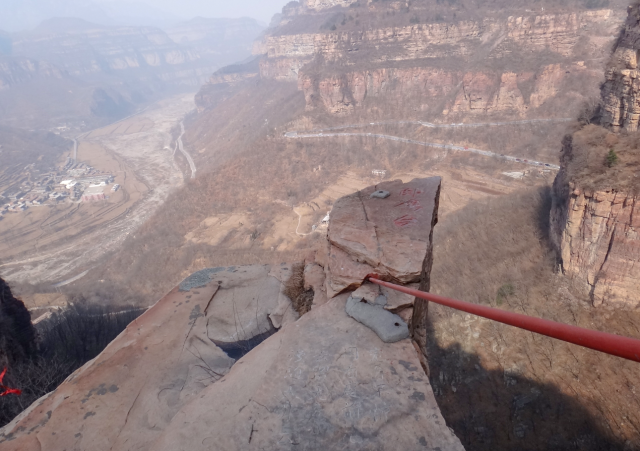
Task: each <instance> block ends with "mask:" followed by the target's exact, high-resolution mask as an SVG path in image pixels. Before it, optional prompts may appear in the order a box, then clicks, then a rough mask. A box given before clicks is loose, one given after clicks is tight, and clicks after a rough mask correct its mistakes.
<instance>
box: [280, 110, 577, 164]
mask: <svg viewBox="0 0 640 451" xmlns="http://www.w3.org/2000/svg"><path fill="white" fill-rule="evenodd" d="M570 120H572V119H569V118H559V119H529V120H522V121H507V122H481V123H470V124H462V123H460V124H432V123H430V122H420V121H382V122H370V123H368V124H352V125H340V126H337V127H328V128H324V129H316V130H310V131H308V132H297V131H293V132H286V133H285V134H284V136H285V137H286V138H292V139H300V138H332V137H341V136H364V137H368V138H382V139H388V140H390V141H397V142H403V143H407V144H416V145H419V146H423V147H435V148H439V149H446V150H457V151H460V152H471V153H475V154H479V155H484V156H487V157H492V158H499V159H502V160H507V161H513V162H516V163H522V164H528V165H531V166H538V167H545V168H548V169H555V170H558V169H560V166H558V165H556V164H552V163H545V162H542V161H535V160H528V159H526V158H522V157H517V156H514V155H505V154H499V153H497V152H491V151H488V150H482V149H475V148H473V147H468V146H456V145H453V144H441V143H432V142H426V141H417V140H415V139H409V138H403V137H401V136H393V135H385V134H381V133H364V132H334V131H333V130H344V129H348V128H362V127H367V126H371V125H385V124H387V125H390V124H393V125H422V126H424V127H429V128H463V127H490V126H502V125H521V124H533V123H540V122H567V121H570ZM327 131H329V133H326V132H327Z"/></svg>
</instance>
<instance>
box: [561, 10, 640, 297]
mask: <svg viewBox="0 0 640 451" xmlns="http://www.w3.org/2000/svg"><path fill="white" fill-rule="evenodd" d="M638 52H640V6H639V5H633V6H630V7H629V9H628V18H627V21H626V23H625V26H624V28H623V30H622V31H621V33H620V37H619V39H618V41H617V44H616V47H615V50H614V53H613V55H612V57H611V60H610V62H609V64H608V66H607V69H606V81H605V83H604V84H603V85H602V88H601V95H602V97H601V105H600V108H599V114H596V115H595V116H594V117H593V118H592V119H595V120H597V121H599V122H600V124H601V125H602V126H604V127H605V128H608V129H609V130H611V131H614V132H618V131H621V130H626V131H627V132H636V131H637V128H638V119H639V118H640V107H638V100H639V99H640V97H639V95H638V93H639V92H640V84H638V82H637V76H638V71H637V66H638ZM591 113H593V112H590V111H588V112H587V115H586V116H585V117H584V118H583V119H585V118H586V119H589V118H590V117H591V115H592V114H591ZM596 113H598V112H597V111H596ZM587 116H588V117H587ZM589 127H590V128H588V129H585V130H584V131H579V132H577V133H574V134H573V135H572V136H571V135H569V136H567V137H565V139H564V141H563V148H562V154H561V169H560V171H559V173H558V175H557V176H556V179H555V181H554V185H553V194H554V196H553V206H552V209H551V239H552V241H553V244H554V246H555V247H556V250H557V252H558V255H559V257H560V262H561V265H562V266H561V268H562V271H563V273H564V274H565V275H567V276H569V277H570V278H571V279H572V281H573V283H574V286H575V287H576V288H577V289H578V290H580V291H582V292H583V294H585V295H588V296H590V298H591V300H592V302H593V304H594V305H595V306H600V305H608V306H617V307H621V306H623V307H631V308H635V307H637V306H638V305H640V296H639V295H638V292H639V290H640V235H639V233H640V230H639V229H638V227H640V219H639V218H640V211H639V210H638V209H639V207H638V206H640V202H639V199H638V196H637V195H636V194H634V193H632V192H631V191H632V189H631V187H632V186H633V178H632V176H630V175H628V174H624V173H623V172H624V171H623V172H616V171H613V169H612V168H609V171H613V172H603V171H606V169H605V168H606V165H605V163H606V158H605V157H606V152H607V150H608V149H609V148H610V149H611V150H613V147H611V146H613V145H614V143H615V142H617V139H612V138H614V136H613V135H612V134H609V135H611V136H608V137H607V134H606V133H604V134H603V133H600V134H599V135H598V131H597V130H596V129H597V128H598V127H596V126H595V125H590V126H589ZM590 133H595V134H596V135H598V136H602V137H607V138H608V140H606V141H603V142H602V143H600V142H595V141H594V140H593V136H595V135H590ZM590 137H591V138H590ZM576 142H579V147H576V148H574V147H575V146H576V145H577V144H576ZM580 146H582V147H584V148H582V147H580ZM601 146H605V148H606V149H607V150H603V148H601ZM578 150H579V151H580V154H579V155H578V154H576V152H577V151H578ZM618 151H619V152H625V153H627V152H628V151H629V149H627V148H624V146H623V148H621V149H618ZM602 152H604V153H602ZM599 153H602V159H601V160H597V157H595V155H598V154H599ZM621 155H622V154H621ZM625 158H627V160H626V161H627V162H626V163H624V164H625V166H627V167H629V166H630V165H631V164H632V163H631V162H632V160H633V159H634V158H635V157H634V156H633V151H631V152H630V155H628V156H625ZM609 166H611V165H609ZM571 174H574V175H573V176H572V175H571ZM585 174H586V175H585ZM606 174H612V175H610V176H609V177H610V178H609V179H607V178H606V177H605V175H606ZM615 174H619V175H618V176H619V177H620V179H619V180H616V179H615V177H616V175H615ZM572 177H573V178H572ZM603 177H605V178H604V179H603ZM596 178H597V179H598V180H600V181H599V182H598V188H597V189H594V188H590V187H589V186H590V182H594V181H595V180H596ZM591 179H593V180H591Z"/></svg>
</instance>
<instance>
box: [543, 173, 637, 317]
mask: <svg viewBox="0 0 640 451" xmlns="http://www.w3.org/2000/svg"><path fill="white" fill-rule="evenodd" d="M569 188H570V189H569V190H570V193H569V196H568V198H566V200H564V201H563V202H562V203H561V204H560V205H557V206H556V207H555V208H554V213H553V214H554V216H555V217H552V226H553V227H554V228H555V232H554V233H555V242H556V243H557V244H558V245H559V250H560V256H561V258H562V270H563V272H564V274H565V275H566V276H568V277H570V278H572V280H573V281H574V282H575V284H576V285H577V288H578V289H581V290H582V291H583V292H584V293H585V294H588V295H590V296H591V299H592V300H593V304H594V306H600V305H603V304H605V305H610V306H617V307H621V306H624V307H637V306H638V305H640V297H638V292H639V291H640V265H638V262H639V261H640V201H639V200H638V198H637V197H636V196H631V195H628V194H625V193H620V192H615V191H598V192H590V191H587V190H582V189H578V188H575V187H574V186H573V185H572V184H570V185H569ZM562 224H564V226H563V227H562V226H560V225H562Z"/></svg>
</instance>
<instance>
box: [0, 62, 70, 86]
mask: <svg viewBox="0 0 640 451" xmlns="http://www.w3.org/2000/svg"><path fill="white" fill-rule="evenodd" d="M67 76H68V75H67V74H66V73H65V72H64V71H62V70H60V69H59V68H57V67H56V66H54V65H53V64H49V63H45V62H42V61H34V60H31V59H28V58H12V57H9V56H0V91H1V90H4V89H9V88H11V87H12V86H15V85H19V84H22V83H26V82H28V81H29V80H33V79H35V78H44V79H51V78H53V79H62V78H65V77H67Z"/></svg>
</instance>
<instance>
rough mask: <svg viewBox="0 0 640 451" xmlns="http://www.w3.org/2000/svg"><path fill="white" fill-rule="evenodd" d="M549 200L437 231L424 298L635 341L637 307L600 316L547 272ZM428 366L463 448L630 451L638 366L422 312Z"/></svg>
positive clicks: (488, 205) (495, 326) (463, 217)
mask: <svg viewBox="0 0 640 451" xmlns="http://www.w3.org/2000/svg"><path fill="white" fill-rule="evenodd" d="M549 208H550V193H549V191H548V190H547V189H545V190H543V191H542V192H535V191H529V192H523V193H520V194H515V195H509V196H503V197H500V198H496V199H492V200H489V201H485V202H478V203H477V204H475V205H471V206H469V207H466V208H465V209H463V210H461V211H459V212H456V213H453V214H451V215H449V216H447V217H446V218H445V219H444V220H443V221H442V222H441V223H440V224H438V225H437V226H436V228H435V237H434V243H435V249H434V266H433V272H432V278H431V280H432V291H434V292H435V293H438V294H441V295H445V296H451V297H455V298H458V299H462V300H466V301H471V302H476V303H485V304H489V305H492V306H494V307H497V308H502V309H507V310H511V311H515V312H518V313H524V314H527V315H531V316H538V317H544V318H547V319H551V320H555V321H560V322H564V323H568V324H573V325H577V326H581V327H586V328H591V329H598V330H602V331H607V332H612V333H618V334H621V335H626V336H632V337H640V330H639V329H638V326H637V324H638V322H639V321H640V313H639V312H637V311H631V312H620V311H615V310H614V311H603V310H602V309H600V310H596V309H594V308H592V307H591V306H590V303H589V300H588V299H586V298H585V299H579V298H576V297H574V296H573V295H572V294H571V293H570V292H569V290H568V287H567V286H566V285H565V283H566V282H565V281H564V280H563V279H562V278H560V277H559V276H557V275H555V274H554V273H553V264H554V261H555V260H554V255H553V253H552V251H551V248H550V246H549V242H548V230H549V226H548V218H549ZM429 313H430V318H431V324H432V329H431V333H432V334H431V337H430V347H429V365H430V369H431V383H432V385H433V387H434V391H435V392H436V393H437V395H438V396H437V399H438V403H439V405H440V408H441V410H442V413H443V415H444V417H445V419H446V420H447V424H448V425H450V426H451V427H452V428H453V429H454V430H455V432H456V434H457V435H458V437H460V439H461V440H462V443H463V445H465V447H467V449H474V450H494V449H513V450H525V449H531V450H534V449H580V450H594V451H595V450H609V449H623V448H624V449H638V448H639V447H640V439H639V438H638V437H639V434H638V431H640V415H638V412H639V409H638V408H639V407H640V403H639V401H638V399H639V398H638V396H637V394H636V390H637V387H638V386H640V378H639V377H638V371H637V365H638V364H637V363H634V362H630V361H626V360H622V359H619V358H616V357H612V356H608V355H604V354H601V353H598V352H595V351H591V350H587V349H584V348H581V347H578V346H575V345H570V344H567V343H564V342H560V341H557V340H553V339H550V338H546V337H542V336H539V335H536V334H532V333H530V332H526V331H523V330H520V329H517V328H514V327H510V326H506V325H502V324H499V323H495V322H492V321H489V320H484V319H482V318H478V317H475V316H473V315H468V314H465V313H462V312H456V311H453V310H451V309H448V308H446V307H441V306H438V305H436V304H433V303H432V304H431V305H430V309H429Z"/></svg>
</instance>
